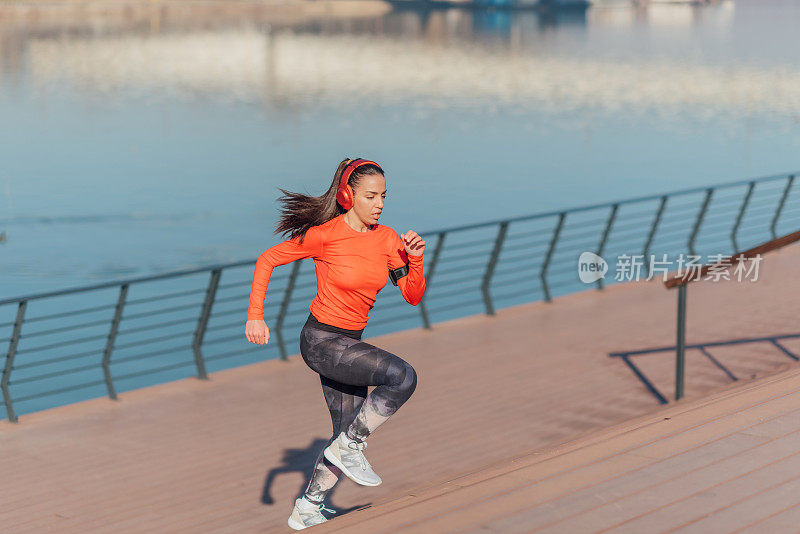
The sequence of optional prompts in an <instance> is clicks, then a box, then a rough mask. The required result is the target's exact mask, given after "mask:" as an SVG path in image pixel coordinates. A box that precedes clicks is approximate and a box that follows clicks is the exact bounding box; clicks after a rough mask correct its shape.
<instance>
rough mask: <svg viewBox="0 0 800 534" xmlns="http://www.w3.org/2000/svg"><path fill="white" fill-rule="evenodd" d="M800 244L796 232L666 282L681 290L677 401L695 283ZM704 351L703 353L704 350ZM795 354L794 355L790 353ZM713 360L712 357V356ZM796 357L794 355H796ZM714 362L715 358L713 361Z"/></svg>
mask: <svg viewBox="0 0 800 534" xmlns="http://www.w3.org/2000/svg"><path fill="white" fill-rule="evenodd" d="M797 241H800V230H798V231H797V232H792V233H791V234H787V235H785V236H782V237H778V238H775V239H772V240H770V241H768V242H766V243H762V244H761V245H758V246H756V247H753V248H751V249H749V250H745V251H743V252H737V253H735V254H733V255H732V256H731V257H730V258H727V259H725V260H722V261H719V262H716V263H714V264H709V265H704V266H702V267H701V268H699V269H689V270H687V271H686V272H683V273H678V274H676V275H674V276H673V277H671V278H669V279H668V280H665V281H664V286H665V287H666V288H667V289H672V288H674V287H677V288H678V320H677V329H676V332H677V336H676V337H677V341H676V344H675V400H679V399H681V398H682V397H683V390H684V377H685V367H686V293H687V288H688V285H689V284H690V283H692V282H698V281H700V280H702V279H703V276H705V275H706V273H708V272H709V271H710V270H712V269H718V268H722V267H729V266H731V265H734V264H738V263H740V262H742V261H744V260H746V259H749V258H754V257H757V256H760V255H761V254H766V253H768V252H771V251H773V250H778V249H780V248H783V247H785V246H786V245H790V244H792V243H796V242H797ZM772 342H773V343H774V344H776V345H779V344H778V342H777V340H775V339H773V340H772ZM701 350H702V349H701ZM787 353H788V352H787ZM788 354H791V353H788ZM708 356H710V354H709V355H708ZM792 356H794V355H792ZM712 360H713V357H712Z"/></svg>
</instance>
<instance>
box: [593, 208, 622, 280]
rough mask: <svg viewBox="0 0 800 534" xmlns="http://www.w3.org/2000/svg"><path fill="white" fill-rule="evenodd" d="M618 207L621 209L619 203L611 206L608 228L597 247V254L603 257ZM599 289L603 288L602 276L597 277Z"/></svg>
mask: <svg viewBox="0 0 800 534" xmlns="http://www.w3.org/2000/svg"><path fill="white" fill-rule="evenodd" d="M617 209H619V204H614V205H613V206H611V213H610V214H609V216H608V222H606V229H605V230H604V231H603V239H601V240H600V246H599V247H598V248H597V255H598V256H600V257H601V258H602V257H603V249H604V248H605V247H606V241H607V240H608V235H609V234H610V233H611V227H612V226H613V224H614V219H615V218H616V217H617ZM597 289H603V278H602V277H601V278H598V279H597Z"/></svg>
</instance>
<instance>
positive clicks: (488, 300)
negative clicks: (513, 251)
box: [481, 221, 508, 315]
mask: <svg viewBox="0 0 800 534" xmlns="http://www.w3.org/2000/svg"><path fill="white" fill-rule="evenodd" d="M507 231H508V221H504V222H502V223H500V230H499V231H498V232H497V237H496V238H495V240H494V248H493V249H492V256H491V257H490V258H489V264H488V265H487V266H486V273H484V275H483V283H482V284H481V292H482V293H483V303H484V304H485V305H486V314H487V315H494V304H493V303H492V296H491V295H490V294H489V285H490V284H491V283H492V275H493V274H494V267H495V265H497V257H498V256H499V255H500V250H501V249H502V248H503V242H504V241H505V239H506V232H507Z"/></svg>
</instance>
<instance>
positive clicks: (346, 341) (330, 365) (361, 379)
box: [300, 323, 417, 502]
mask: <svg viewBox="0 0 800 534" xmlns="http://www.w3.org/2000/svg"><path fill="white" fill-rule="evenodd" d="M351 332H352V331H351ZM354 335H355V334H354ZM357 336H358V337H351V336H350V335H345V334H343V333H340V332H332V331H327V330H322V329H320V328H316V327H314V326H313V325H312V324H309V323H306V325H305V326H303V330H302V331H301V332H300V353H301V355H302V356H303V360H304V361H305V362H306V365H308V366H309V367H310V368H311V369H313V370H314V371H316V372H317V373H319V376H320V382H321V383H322V392H323V394H324V395H325V402H326V403H327V404H328V410H330V412H331V422H332V423H333V435H332V436H331V438H330V439H329V440H328V443H326V444H325V447H327V446H328V445H329V444H330V443H332V442H333V440H335V439H336V438H337V437H338V436H339V433H341V432H346V433H347V435H348V436H349V437H351V438H352V439H356V440H359V441H364V440H365V439H366V438H367V437H368V436H369V435H370V434H371V433H372V432H374V431H375V429H376V428H377V427H378V426H380V425H381V424H382V423H383V422H385V421H386V420H387V419H388V418H389V417H390V416H391V415H392V414H394V413H395V412H396V411H397V410H398V409H399V408H400V406H402V405H403V403H404V402H406V401H407V400H408V398H409V397H411V394H412V393H413V392H414V390H415V389H416V387H417V373H416V371H415V370H414V368H413V367H412V366H411V365H410V364H409V363H408V362H406V361H405V360H403V359H402V358H400V357H398V356H395V355H394V354H392V353H391V352H387V351H385V350H383V349H380V348H378V347H376V346H374V345H370V344H369V343H366V342H364V341H361V340H360V334H357ZM367 386H377V387H375V389H373V390H372V392H371V393H370V394H369V395H367ZM322 450H324V447H323V449H322ZM341 474H342V472H341V470H340V469H339V468H338V467H336V466H335V465H333V464H332V463H330V462H329V461H328V460H327V458H325V457H324V455H323V452H322V451H320V453H319V455H318V456H317V460H316V462H315V464H314V471H313V473H312V475H311V480H310V481H309V483H308V486H307V487H306V491H305V495H306V498H308V499H309V500H312V501H314V502H322V501H323V500H324V498H325V495H326V494H327V493H328V491H330V489H331V488H333V486H334V485H336V482H337V481H338V480H339V477H340V476H341Z"/></svg>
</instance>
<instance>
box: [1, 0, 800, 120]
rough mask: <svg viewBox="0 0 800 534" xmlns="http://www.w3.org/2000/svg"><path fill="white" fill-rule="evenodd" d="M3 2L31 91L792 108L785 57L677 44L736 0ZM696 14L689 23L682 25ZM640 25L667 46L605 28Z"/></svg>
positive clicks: (635, 108)
mask: <svg viewBox="0 0 800 534" xmlns="http://www.w3.org/2000/svg"><path fill="white" fill-rule="evenodd" d="M346 7H347V6H346ZM2 9H3V10H4V14H3V17H2V23H0V36H1V37H0V38H1V39H2V43H3V47H2V48H3V53H2V69H3V73H4V78H5V79H4V83H5V84H12V85H13V84H19V83H25V82H27V83H29V84H30V87H31V88H32V89H33V90H35V91H37V92H38V93H41V92H43V91H49V90H56V88H64V87H72V88H74V89H75V90H77V91H78V92H80V93H82V94H92V95H97V94H100V95H107V96H108V95H117V94H119V93H123V94H131V95H137V96H141V95H146V96H149V97H179V98H198V97H209V96H210V97H214V98H217V99H222V100H235V101H241V102H245V103H250V104H259V105H263V106H267V107H270V108H273V109H281V110H284V111H289V112H291V110H296V109H298V108H301V107H302V108H308V107H309V106H313V107H323V108H324V107H332V106H333V107H337V108H341V107H352V106H359V107H363V106H376V105H381V106H383V105H387V104H402V105H407V104H414V105H420V104H424V105H427V106H433V107H437V106H445V105H446V106H448V107H451V106H460V107H472V108H483V107H485V106H486V105H487V102H491V103H492V105H508V106H535V107H536V108H537V109H539V110H545V111H549V112H552V113H563V112H574V111H577V110H582V109H586V108H599V109H604V110H606V111H610V112H622V111H625V112H628V113H630V112H634V113H638V114H644V113H651V112H656V113H659V114H660V115H661V118H663V119H664V120H668V119H669V118H670V117H671V116H673V115H674V114H676V113H679V112H681V111H685V110H686V109H687V107H688V108H691V109H692V112H693V113H699V114H701V115H702V116H705V117H708V116H719V117H726V118H728V119H734V120H735V119H738V118H740V117H742V116H748V115H752V114H778V115H784V116H785V115H787V114H791V115H792V117H793V118H794V119H795V120H796V118H797V115H796V114H797V110H798V109H800V72H798V71H797V69H796V68H795V65H793V64H791V65H789V64H784V65H763V64H747V63H744V62H741V61H739V60H737V61H736V62H723V63H722V64H720V63H714V62H709V61H707V60H706V59H705V58H704V57H703V56H702V54H700V53H699V50H698V51H696V52H698V53H695V54H694V55H693V56H689V57H686V56H685V55H684V52H685V50H686V47H687V46H689V45H691V44H692V43H697V44H702V40H703V39H704V38H707V37H708V34H714V33H716V32H723V33H725V32H731V31H732V30H733V26H734V13H735V10H734V9H733V4H732V3H731V2H725V3H722V4H719V5H716V6H713V7H712V8H703V9H701V8H698V7H689V6H659V7H655V6H651V7H649V8H646V9H645V8H641V7H640V8H626V9H619V8H617V9H613V8H608V9H600V8H598V9H594V10H592V11H591V12H590V14H589V15H587V14H586V13H584V12H564V13H560V14H547V15H541V14H537V13H532V12H515V11H504V10H468V9H449V10H410V9H408V10H394V11H389V9H390V8H388V7H387V6H386V5H384V4H380V3H367V4H366V5H365V6H364V7H363V8H362V7H359V8H358V14H359V16H358V17H354V13H353V12H347V11H346V10H345V13H342V14H340V16H339V17H328V16H327V15H326V16H325V17H321V16H317V15H314V14H304V15H298V16H291V17H290V16H289V15H288V14H283V15H276V14H274V13H271V12H270V11H269V9H268V7H267V6H264V5H255V4H235V5H226V4H211V5H203V6H196V7H193V8H191V9H189V8H187V7H185V6H172V5H159V4H156V5H154V6H152V7H150V6H147V5H143V6H139V5H137V6H131V7H127V8H125V9H119V10H116V11H114V10H113V9H111V8H109V7H108V6H105V8H104V9H105V10H104V11H103V10H101V11H100V12H98V13H94V12H89V13H85V12H82V11H81V10H80V9H78V13H76V14H74V16H73V17H68V18H66V19H63V18H61V15H60V14H55V13H52V12H50V11H48V9H46V8H39V7H29V8H22V7H14V6H10V7H9V6H6V7H4V8H2ZM76 9H77V8H76ZM83 9H89V8H83ZM349 9H350V10H352V9H355V8H353V7H352V6H349ZM86 15H88V16H86ZM290 19H291V20H290ZM698 24H702V25H703V28H704V31H703V32H701V35H700V36H699V37H698V36H697V35H694V34H692V35H689V36H687V34H685V33H682V32H686V31H691V30H692V29H693V28H694V27H695V26H696V25H698ZM641 25H645V26H646V27H647V32H648V37H647V39H646V40H643V41H642V43H641V44H646V45H651V44H652V43H653V41H657V40H659V39H660V38H659V36H658V32H659V31H662V30H664V31H669V41H670V42H671V45H670V47H668V48H665V49H663V50H659V53H658V54H657V55H651V54H642V53H639V52H637V51H634V53H631V51H630V50H626V49H624V48H620V46H619V45H620V43H618V42H616V41H615V40H616V39H619V36H616V35H615V33H614V31H615V30H617V29H618V28H620V27H625V26H627V27H630V28H631V29H632V30H633V31H632V35H630V36H628V39H627V41H628V44H629V45H635V44H636V43H637V33H638V32H639V31H641V28H640V27H639V26H641ZM576 33H577V34H578V36H577V37H576ZM640 37H641V36H640ZM619 52H622V53H619ZM355 72H357V78H356V79H357V83H354V77H353V73H355ZM23 80H24V81H25V82H23Z"/></svg>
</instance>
